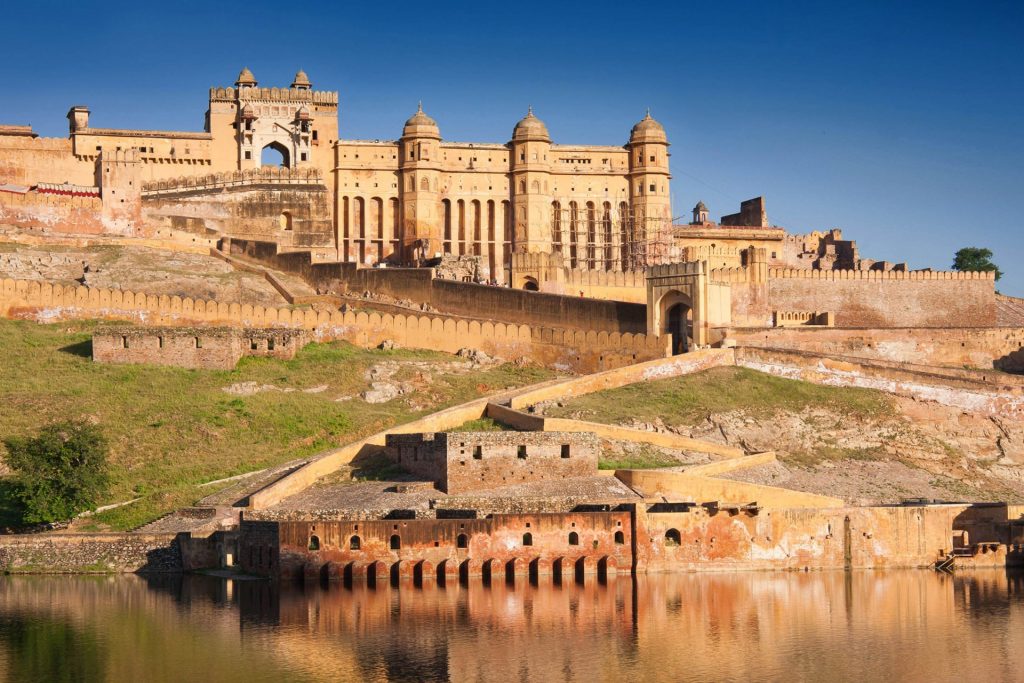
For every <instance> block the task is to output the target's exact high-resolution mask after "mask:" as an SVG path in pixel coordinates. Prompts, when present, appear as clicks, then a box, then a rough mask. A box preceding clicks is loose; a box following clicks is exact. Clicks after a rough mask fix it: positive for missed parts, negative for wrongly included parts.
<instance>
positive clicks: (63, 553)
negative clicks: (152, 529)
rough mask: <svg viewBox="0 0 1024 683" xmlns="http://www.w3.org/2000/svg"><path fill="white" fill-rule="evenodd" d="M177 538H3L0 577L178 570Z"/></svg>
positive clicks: (62, 535) (0, 550)
mask: <svg viewBox="0 0 1024 683" xmlns="http://www.w3.org/2000/svg"><path fill="white" fill-rule="evenodd" d="M181 570H182V557H181V548H180V545H179V543H178V541H177V538H176V535H175V534H134V533H132V534H20V535H11V536H3V535H0V573H2V572H12V573H20V572H25V573H33V574H71V573H75V574H81V573H118V572H180V571H181Z"/></svg>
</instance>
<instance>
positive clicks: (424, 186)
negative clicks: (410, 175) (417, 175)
mask: <svg viewBox="0 0 1024 683" xmlns="http://www.w3.org/2000/svg"><path fill="white" fill-rule="evenodd" d="M420 189H421V190H429V189H430V180H429V179H427V178H424V179H423V180H421V181H420Z"/></svg>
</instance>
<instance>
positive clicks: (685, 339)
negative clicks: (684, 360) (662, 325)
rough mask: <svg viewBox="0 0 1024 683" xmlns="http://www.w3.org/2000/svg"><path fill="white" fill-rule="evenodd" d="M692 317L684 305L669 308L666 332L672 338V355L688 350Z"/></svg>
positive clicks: (688, 308) (687, 307) (689, 310)
mask: <svg viewBox="0 0 1024 683" xmlns="http://www.w3.org/2000/svg"><path fill="white" fill-rule="evenodd" d="M692 315H693V314H692V312H691V309H690V307H689V306H687V305H686V304H684V303H677V304H673V305H672V306H671V307H669V309H668V315H667V328H668V329H667V330H666V331H667V332H668V334H669V336H671V337H672V355H677V354H680V353H687V352H688V351H689V350H690V339H691V336H692V334H693V331H692V325H693V323H692V322H691V319H692V318H691V316H692Z"/></svg>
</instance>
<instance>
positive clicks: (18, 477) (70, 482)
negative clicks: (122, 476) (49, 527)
mask: <svg viewBox="0 0 1024 683" xmlns="http://www.w3.org/2000/svg"><path fill="white" fill-rule="evenodd" d="M4 445H5V446H6V447H7V458H6V459H7V464H8V466H10V468H11V470H12V471H13V472H14V475H15V484H16V487H17V488H16V496H17V497H18V498H19V499H20V500H21V502H22V504H23V505H24V508H25V513H24V514H25V517H24V521H26V522H55V521H59V520H65V519H70V518H71V517H74V516H75V515H76V514H77V513H79V512H82V511H84V510H89V509H92V508H93V507H94V506H95V505H96V502H97V500H99V498H100V496H102V495H103V494H104V493H105V492H106V490H107V486H108V484H109V477H108V474H107V450H108V446H107V440H106V438H104V436H103V433H102V432H101V431H100V429H99V428H98V427H96V426H94V425H91V424H88V423H85V422H75V421H72V422H59V423H55V424H51V425H48V426H46V427H43V429H42V430H41V431H40V432H39V435H38V436H34V437H9V438H7V439H5V440H4Z"/></svg>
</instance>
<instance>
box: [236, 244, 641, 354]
mask: <svg viewBox="0 0 1024 683" xmlns="http://www.w3.org/2000/svg"><path fill="white" fill-rule="evenodd" d="M232 254H233V255H235V254H238V255H241V254H244V255H245V256H247V257H249V258H254V259H256V260H258V261H260V262H262V263H264V264H265V265H269V266H270V267H273V268H280V269H282V270H286V271H289V272H293V273H297V274H299V275H301V276H302V277H303V278H304V279H306V280H307V281H308V282H309V283H310V284H311V285H312V286H314V287H316V288H317V289H320V290H327V289H334V288H337V289H340V290H341V292H340V293H346V292H347V293H352V294H361V293H363V292H366V291H369V292H372V293H374V294H380V295H384V296H388V297H393V298H395V299H402V300H407V301H412V302H414V303H418V304H428V305H429V306H431V307H432V308H433V309H434V310H437V311H440V312H442V313H451V314H454V315H459V316H463V317H467V318H477V319H480V320H499V321H501V322H504V323H515V324H520V325H535V326H542V327H560V328H572V329H577V330H593V331H596V332H607V333H612V332H617V333H619V334H626V333H631V334H636V333H643V332H645V331H646V329H647V308H646V306H645V305H643V304H639V303H627V302H623V301H611V300H599V299H588V298H584V297H579V296H562V295H558V294H546V293H543V292H527V291H524V290H520V289H510V288H508V287H491V286H488V285H479V284H474V283H468V282H456V281H454V280H442V279H438V278H434V277H433V276H432V273H431V271H430V270H429V269H426V268H356V267H355V264H350V263H343V264H336V263H335V264H322V265H318V264H316V263H313V262H311V259H310V255H309V254H305V253H303V254H282V255H277V254H276V253H275V251H274V248H273V245H272V244H257V243H241V242H237V241H233V242H232ZM645 291H646V290H645ZM645 296H646V294H645Z"/></svg>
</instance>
